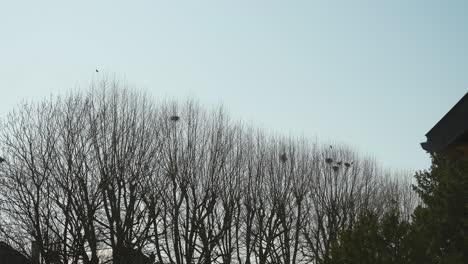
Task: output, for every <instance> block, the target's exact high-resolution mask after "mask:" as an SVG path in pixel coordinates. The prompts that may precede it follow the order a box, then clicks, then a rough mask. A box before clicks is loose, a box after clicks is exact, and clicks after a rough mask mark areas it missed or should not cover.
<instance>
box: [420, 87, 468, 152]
mask: <svg viewBox="0 0 468 264" xmlns="http://www.w3.org/2000/svg"><path fill="white" fill-rule="evenodd" d="M467 132H468V93H466V94H465V95H464V96H463V97H462V98H461V99H460V101H458V103H456V104H455V105H454V106H453V107H452V109H450V111H448V112H447V114H445V116H444V117H442V119H440V121H439V122H437V124H436V125H435V126H434V127H433V128H432V129H431V130H429V132H427V133H426V137H427V141H426V142H424V143H421V146H422V148H423V149H425V150H427V151H428V152H431V153H433V152H440V151H443V150H445V149H446V148H448V147H449V146H451V145H453V144H456V143H459V142H461V141H465V140H466V138H465V137H467V136H468V134H467Z"/></svg>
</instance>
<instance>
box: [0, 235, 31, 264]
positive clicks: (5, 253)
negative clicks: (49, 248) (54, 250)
mask: <svg viewBox="0 0 468 264" xmlns="http://www.w3.org/2000/svg"><path fill="white" fill-rule="evenodd" d="M0 263H2V264H3V263H5V264H6V263H8V264H31V261H29V259H28V258H27V257H25V256H24V255H23V254H21V253H20V252H18V251H16V250H15V249H13V248H12V247H11V246H10V245H8V244H7V243H5V242H2V241H0Z"/></svg>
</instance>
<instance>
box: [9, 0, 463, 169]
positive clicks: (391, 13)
mask: <svg viewBox="0 0 468 264" xmlns="http://www.w3.org/2000/svg"><path fill="white" fill-rule="evenodd" d="M467 14H468V1H462V0H460V1H449V0H445V1H442V0H441V1H429V0H418V1H411V0H388V1H377V0H372V1H371V0H369V1H351V0H349V1H330V0H323V1H314V0H308V1H292V0H289V1H286V0H284V1H256V0H250V1H239V0H236V1H220V0H218V1H202V0H201V1H115V0H114V1H99V0H94V1H84V0H80V1H63V0H62V1H3V2H2V3H0V90H1V96H0V117H1V116H4V115H5V114H6V113H7V112H8V111H9V110H11V109H12V108H13V107H14V106H15V105H17V104H18V103H19V102H20V101H21V100H23V99H25V98H28V99H41V98H43V97H44V96H48V95H50V94H51V93H53V94H57V93H64V92H65V91H67V90H68V89H71V88H75V87H81V88H86V87H87V85H88V84H89V83H90V81H92V80H93V79H94V78H96V77H97V76H96V75H97V74H96V73H95V72H94V70H95V69H96V68H98V69H100V70H101V72H100V73H99V74H102V75H106V74H108V75H113V74H116V75H117V76H118V77H119V78H121V79H125V80H127V81H128V83H129V84H131V85H132V86H134V87H137V88H141V89H145V90H147V91H149V92H150V93H151V94H152V95H154V96H155V97H174V98H180V99H184V98H187V97H195V98H197V99H198V100H199V101H200V102H201V103H202V104H203V105H205V106H207V107H210V106H216V105H218V104H220V103H222V104H224V106H225V107H226V108H227V109H228V111H229V112H230V113H231V114H232V116H233V117H234V118H236V119H241V120H244V121H247V122H248V123H253V124H255V125H256V126H258V127H261V128H264V129H265V130H268V131H271V132H272V133H281V134H285V135H294V136H305V137H308V138H311V139H315V138H318V140H319V141H337V142H342V143H346V144H349V145H350V146H353V147H356V148H357V149H358V150H359V151H360V152H361V153H364V154H370V155H374V156H375V157H376V158H377V159H378V160H379V161H380V162H381V163H382V164H383V165H384V166H387V167H390V168H394V169H413V170H417V169H424V168H427V167H428V166H429V157H428V156H427V155H426V154H425V153H424V151H423V150H422V149H421V148H420V145H419V143H420V142H422V141H424V140H425V137H424V134H425V133H426V132H427V131H428V130H429V129H430V128H431V127H432V126H433V125H434V124H435V123H436V122H437V121H438V120H439V119H440V118H441V117H442V116H443V115H444V114H445V113H446V112H447V111H448V110H449V109H450V107H452V106H453V105H454V104H455V103H456V102H457V101H458V100H459V99H460V98H461V97H462V96H463V95H464V93H465V92H466V91H467V88H468V15H467Z"/></svg>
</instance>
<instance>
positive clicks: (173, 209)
mask: <svg viewBox="0 0 468 264" xmlns="http://www.w3.org/2000/svg"><path fill="white" fill-rule="evenodd" d="M98 86H99V88H96V89H91V90H90V92H88V93H71V94H70V95H68V96H66V97H63V98H55V99H49V100H45V101H43V102H40V103H38V104H30V103H25V104H23V105H21V106H19V107H18V109H16V110H14V111H12V112H11V113H10V114H9V115H8V117H7V118H5V119H4V120H3V121H2V127H1V132H0V133H1V134H0V145H1V155H2V156H3V158H4V161H3V162H2V163H1V164H0V231H1V235H0V237H1V239H2V240H6V241H7V242H8V243H10V244H12V245H14V246H15V247H16V248H18V249H20V250H22V251H23V252H25V253H27V254H30V245H31V241H36V245H37V249H38V251H39V252H40V255H41V259H42V261H43V262H44V263H47V264H49V263H54V262H56V261H62V262H63V263H79V262H82V263H92V264H97V263H103V261H105V260H108V259H111V260H112V262H113V263H134V262H135V261H136V259H137V258H140V256H141V254H140V253H141V252H143V253H144V254H146V255H147V256H150V257H148V258H146V259H145V261H154V262H156V263H177V264H182V263H186V264H189V263H246V264H247V263H260V264H266V263H285V264H287V263H332V262H331V261H332V260H333V259H334V260H336V259H338V256H336V257H334V256H335V255H336V254H338V252H339V245H341V244H343V245H344V242H343V243H341V242H339V241H340V239H342V238H343V234H345V233H346V232H352V230H353V228H354V226H356V225H358V226H359V225H362V220H361V219H362V217H361V216H362V215H363V214H364V213H369V212H370V213H372V214H373V215H375V216H376V217H377V218H378V219H380V218H381V217H382V216H384V215H388V214H392V213H393V212H395V211H397V212H398V215H397V218H398V221H409V220H410V216H411V214H412V211H413V209H414V207H415V206H416V203H417V198H416V194H415V193H414V192H413V191H412V190H411V186H410V183H409V182H408V181H405V180H402V179H408V175H403V174H400V175H395V174H394V173H388V172H385V171H384V170H382V169H381V168H379V166H377V164H376V162H375V161H374V160H373V159H366V158H363V157H361V156H359V155H358V154H357V153H355V152H354V151H353V150H352V149H350V148H347V147H345V146H338V145H333V146H329V145H326V146H322V145H319V144H316V143H314V142H309V141H307V140H304V139H292V138H281V137H272V136H269V135H268V134H265V133H263V132H262V131H258V130H255V129H253V128H250V127H246V126H244V125H242V123H238V122H233V121H231V120H230V119H229V117H228V116H227V115H226V114H225V113H224V112H223V111H222V110H221V109H216V110H213V111H205V110H203V109H202V108H200V106H199V105H198V104H197V103H195V102H193V101H187V102H184V103H176V102H158V103H155V101H153V100H151V99H150V98H149V97H148V96H146V95H145V94H142V93H137V92H134V91H130V90H127V89H124V88H119V84H118V83H116V82H108V81H102V82H101V83H99V85H98ZM349 234H352V233H349ZM350 236H351V235H350ZM343 263H344V262H343Z"/></svg>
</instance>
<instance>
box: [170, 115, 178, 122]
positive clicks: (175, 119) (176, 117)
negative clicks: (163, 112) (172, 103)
mask: <svg viewBox="0 0 468 264" xmlns="http://www.w3.org/2000/svg"><path fill="white" fill-rule="evenodd" d="M179 120H180V116H178V115H173V116H171V121H174V122H177V121H179Z"/></svg>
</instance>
